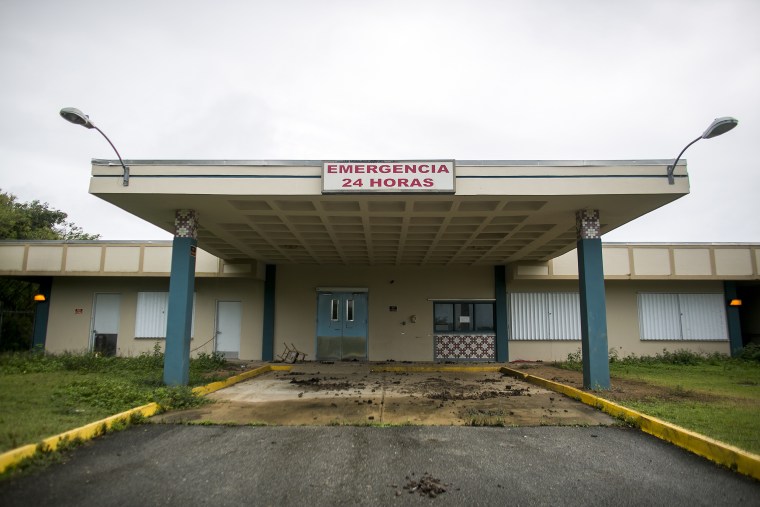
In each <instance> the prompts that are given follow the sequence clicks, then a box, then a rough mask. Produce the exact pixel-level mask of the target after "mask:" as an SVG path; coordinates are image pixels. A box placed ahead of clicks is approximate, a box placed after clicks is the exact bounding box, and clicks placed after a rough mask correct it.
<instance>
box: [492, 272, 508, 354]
mask: <svg viewBox="0 0 760 507" xmlns="http://www.w3.org/2000/svg"><path fill="white" fill-rule="evenodd" d="M493 275H494V280H493V281H494V284H493V285H494V291H495V294H494V297H495V298H496V302H495V305H496V308H494V313H495V315H494V317H496V321H495V322H494V324H496V361H497V362H499V363H506V362H507V361H509V346H508V343H509V342H508V341H507V329H508V327H507V326H508V322H507V270H506V268H505V267H504V266H494V267H493Z"/></svg>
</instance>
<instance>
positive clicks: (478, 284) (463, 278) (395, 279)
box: [274, 266, 494, 361]
mask: <svg viewBox="0 0 760 507" xmlns="http://www.w3.org/2000/svg"><path fill="white" fill-rule="evenodd" d="M317 287H353V288H366V289H369V296H368V298H369V338H368V340H369V343H368V348H369V359H370V361H384V360H386V359H395V360H397V361H400V360H403V361H432V360H433V303H432V301H429V299H493V297H494V276H493V267H490V266H488V267H478V268H437V269H435V268H408V267H405V268H390V267H389V268H373V269H369V268H344V267H333V268H330V267H326V268H323V267H313V266H278V267H277V299H276V317H275V344H274V349H275V354H279V353H281V352H282V349H283V342H287V343H289V344H290V343H293V344H294V345H295V346H296V347H297V348H298V349H299V350H301V351H302V352H306V353H307V354H309V356H308V358H307V359H309V360H314V357H315V352H316V315H317ZM390 306H396V307H397V308H398V311H396V312H390V311H389V310H388V308H389V307H390ZM412 315H416V316H417V322H416V323H415V324H412V323H410V322H409V317H410V316H412ZM402 322H406V325H403V324H402Z"/></svg>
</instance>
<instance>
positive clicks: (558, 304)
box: [546, 292, 581, 340]
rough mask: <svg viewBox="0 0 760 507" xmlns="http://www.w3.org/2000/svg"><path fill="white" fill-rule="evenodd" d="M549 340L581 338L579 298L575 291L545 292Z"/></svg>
mask: <svg viewBox="0 0 760 507" xmlns="http://www.w3.org/2000/svg"><path fill="white" fill-rule="evenodd" d="M546 298H547V300H548V311H549V318H548V321H549V339H550V340H580V339H581V298H580V294H578V293H577V292H549V293H547V294H546Z"/></svg>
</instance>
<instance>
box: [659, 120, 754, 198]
mask: <svg viewBox="0 0 760 507" xmlns="http://www.w3.org/2000/svg"><path fill="white" fill-rule="evenodd" d="M738 124H739V120H737V119H736V118H731V117H730V116H723V117H721V118H715V120H713V122H712V123H711V124H710V126H709V127H707V129H706V130H705V131H704V132H703V133H702V135H701V136H699V137H698V138H696V139H694V140H693V141H692V142H690V143H689V144H687V145H686V147H685V148H684V149H683V150H681V153H679V154H678V157H676V160H675V162H673V163H672V164H671V165H669V166H668V184H669V185H675V178H674V177H673V172H674V171H675V170H676V164H677V163H678V161H679V160H680V159H681V155H683V152H685V151H686V149H687V148H688V147H689V146H691V145H692V144H694V143H696V142H697V141H699V140H700V139H712V138H713V137H717V136H719V135H721V134H725V133H726V132H728V131H729V130H731V129H732V128H734V127H736V126H737V125H738Z"/></svg>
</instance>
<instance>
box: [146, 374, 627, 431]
mask: <svg viewBox="0 0 760 507" xmlns="http://www.w3.org/2000/svg"><path fill="white" fill-rule="evenodd" d="M387 367H388V364H386V363H319V362H314V363H300V364H295V365H293V369H292V370H291V371H275V372H270V373H267V374H265V375H262V376H260V377H257V378H255V379H251V380H249V381H246V382H241V383H240V384H236V385H234V386H231V387H228V388H226V389H222V390H221V391H217V392H215V393H212V394H210V395H208V397H209V398H210V399H212V400H213V401H214V403H211V404H208V405H204V406H202V407H199V408H196V409H191V410H184V411H176V412H169V413H166V414H162V415H160V416H157V417H154V418H153V419H152V420H154V421H156V422H167V423H176V422H185V423H193V422H194V423H213V424H268V425H343V424H350V425H367V424H394V425H396V424H414V425H473V426H494V425H498V426H539V425H611V424H616V421H615V420H614V419H612V418H611V417H609V416H607V415H606V414H603V413H602V412H600V411H597V410H595V409H593V408H591V407H588V406H586V405H583V404H581V403H579V402H577V401H575V400H572V399H570V398H567V397H565V396H563V395H561V394H558V393H555V392H553V391H548V390H545V389H542V388H539V387H536V386H533V385H531V384H528V383H525V382H522V381H520V380H517V379H515V378H513V377H509V376H505V375H504V374H502V373H500V372H494V371H446V372H443V371H383V370H384V369H386V368H387ZM411 369H412V368H410V370H411Z"/></svg>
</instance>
